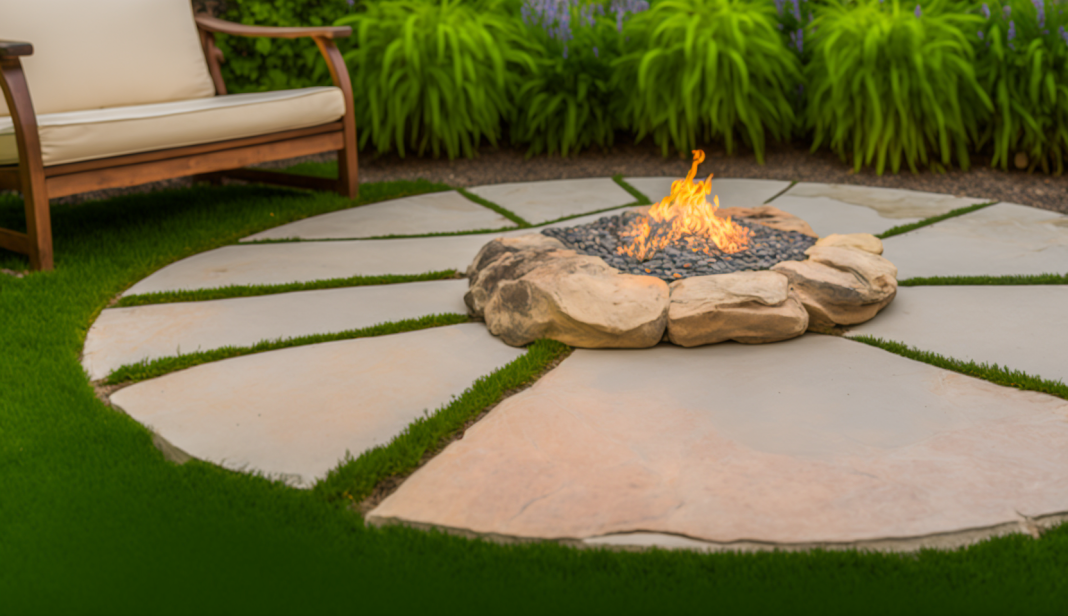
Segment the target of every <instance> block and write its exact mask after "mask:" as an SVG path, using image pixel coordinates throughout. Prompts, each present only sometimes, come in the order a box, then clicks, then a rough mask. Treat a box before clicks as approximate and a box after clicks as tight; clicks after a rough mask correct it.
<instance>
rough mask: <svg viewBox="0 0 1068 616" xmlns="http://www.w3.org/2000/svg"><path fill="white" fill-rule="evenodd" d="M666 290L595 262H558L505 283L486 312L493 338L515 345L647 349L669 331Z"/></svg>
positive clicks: (570, 259)
mask: <svg viewBox="0 0 1068 616" xmlns="http://www.w3.org/2000/svg"><path fill="white" fill-rule="evenodd" d="M668 296H669V293H668V286H667V283H665V282H664V281H663V280H660V279H658V278H654V277H652V276H632V275H630V274H620V273H619V272H618V270H616V269H614V268H612V267H609V266H608V265H607V264H606V263H605V262H604V261H602V260H601V259H598V258H596V257H590V256H586V255H576V256H573V257H567V258H556V259H553V260H552V261H549V262H546V263H544V264H542V265H540V266H539V267H537V268H536V269H533V270H531V271H529V272H528V273H527V274H525V275H524V276H522V277H521V278H519V279H518V280H504V281H501V282H500V283H499V285H498V287H497V289H496V292H495V293H494V294H493V296H492V297H491V298H490V300H489V302H488V303H487V304H486V307H485V319H486V326H487V327H488V328H489V331H490V333H492V334H494V335H496V336H500V337H501V340H503V341H504V342H505V343H507V344H510V345H512V346H522V345H525V344H528V343H530V342H533V341H534V340H537V339H538V338H551V339H553V340H558V341H560V342H563V343H565V344H568V345H571V346H575V347H581V348H646V347H651V346H654V345H656V344H657V343H659V342H660V340H661V339H662V338H663V335H664V329H665V328H666V327H667V312H668Z"/></svg>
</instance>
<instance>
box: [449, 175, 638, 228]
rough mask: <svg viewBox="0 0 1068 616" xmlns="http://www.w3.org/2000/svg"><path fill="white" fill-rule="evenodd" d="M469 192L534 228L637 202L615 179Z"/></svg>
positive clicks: (524, 184) (527, 184)
mask: <svg viewBox="0 0 1068 616" xmlns="http://www.w3.org/2000/svg"><path fill="white" fill-rule="evenodd" d="M468 190H469V191H470V192H471V193H473V194H476V195H478V196H479V197H482V198H483V199H485V200H487V201H489V202H491V203H496V204H497V205H499V206H501V207H503V208H504V209H506V210H509V211H511V212H512V213H514V214H516V215H518V216H519V217H520V218H522V219H524V220H526V221H527V222H529V223H531V224H535V225H536V224H539V223H544V222H549V221H551V220H556V219H557V218H563V217H564V216H575V215H577V214H585V213H588V212H595V211H597V210H603V209H606V208H611V207H618V206H621V205H626V204H628V203H634V202H635V201H636V199H635V198H634V196H633V195H631V194H630V193H629V192H627V191H625V190H623V189H622V188H620V187H619V184H616V183H615V182H614V181H612V178H589V179H582V180H554V181H550V182H517V183H510V184H492V185H489V186H478V187H476V188H471V189H468Z"/></svg>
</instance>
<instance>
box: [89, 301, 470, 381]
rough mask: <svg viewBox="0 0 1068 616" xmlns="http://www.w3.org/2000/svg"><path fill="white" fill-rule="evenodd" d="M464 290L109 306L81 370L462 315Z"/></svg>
mask: <svg viewBox="0 0 1068 616" xmlns="http://www.w3.org/2000/svg"><path fill="white" fill-rule="evenodd" d="M466 290H467V281H466V280H435V281H429V282H413V283H405V284H394V285H381V286H366V287H350V288H344V289H328V290H321V291H302V292H299V293H279V294H276V295H263V296H259V297H241V298H235V299H224V300H215V301H207V302H182V303H174V304H154V305H149V306H135V307H130V308H109V309H107V310H104V311H103V312H102V313H101V314H100V316H99V317H97V319H96V322H95V323H93V327H92V328H90V330H89V334H88V335H87V336H86V340H85V349H84V351H83V352H82V366H84V367H85V370H86V372H88V373H89V378H90V379H93V380H96V379H101V378H104V377H106V376H107V375H108V374H109V373H110V372H111V371H112V370H114V369H115V368H118V367H119V366H122V365H124V364H132V363H136V362H139V361H141V360H143V359H155V358H157V357H166V356H171V355H178V354H180V353H190V352H194V351H209V350H212V349H217V348H220V347H224V346H250V345H253V344H256V343H258V342H262V341H264V340H277V339H279V338H294V337H297V336H307V335H311V334H331V333H338V332H343V331H345V330H350V329H358V328H361V327H370V326H371V325H375V324H378V323H384V322H389V321H399V320H402V319H412V318H418V317H422V316H426V315H430V314H440V313H443V312H451V313H459V314H466V313H467V306H465V305H464V301H463V295H464V292H465V291H466Z"/></svg>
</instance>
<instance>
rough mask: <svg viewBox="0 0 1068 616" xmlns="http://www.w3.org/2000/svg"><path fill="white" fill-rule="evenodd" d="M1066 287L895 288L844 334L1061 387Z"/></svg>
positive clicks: (1067, 367) (1065, 360) (1066, 371)
mask: <svg viewBox="0 0 1068 616" xmlns="http://www.w3.org/2000/svg"><path fill="white" fill-rule="evenodd" d="M1066 306H1068V286H1065V285H1049V286H1012V287H1005V286H981V287H980V286H975V287H970V286H969V287H965V286H945V287H941V286H935V287H899V288H898V290H897V297H895V298H894V301H893V302H891V303H890V305H889V306H887V307H886V308H885V309H884V310H883V311H882V312H881V313H880V314H879V316H877V317H875V318H874V319H872V320H871V321H868V322H867V323H863V324H861V325H856V326H853V327H851V328H850V330H849V335H850V336H854V335H857V336H859V335H864V336H875V337H876V338H882V339H883V340H890V341H894V342H901V343H903V344H907V345H909V346H914V347H916V348H919V349H921V350H923V351H932V352H934V353H938V354H940V355H944V356H946V357H951V358H954V359H960V360H965V361H967V360H971V361H974V362H977V363H988V364H998V365H999V366H1007V367H1009V368H1012V369H1013V370H1022V371H1024V372H1027V373H1028V374H1032V375H1035V376H1040V377H1042V378H1045V379H1049V380H1053V381H1058V380H1059V381H1063V382H1065V383H1068V328H1066V327H1064V326H1063V325H1062V323H1063V321H1064V311H1065V307H1066Z"/></svg>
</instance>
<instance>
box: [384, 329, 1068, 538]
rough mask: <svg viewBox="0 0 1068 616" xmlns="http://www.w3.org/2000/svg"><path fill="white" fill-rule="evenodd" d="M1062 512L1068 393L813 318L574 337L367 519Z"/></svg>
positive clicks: (886, 528) (891, 522) (721, 534)
mask: <svg viewBox="0 0 1068 616" xmlns="http://www.w3.org/2000/svg"><path fill="white" fill-rule="evenodd" d="M1066 511H1068V402H1066V401H1064V400H1062V399H1059V398H1054V397H1052V396H1047V395H1044V394H1038V393H1034V392H1023V391H1019V390H1014V389H1009V388H1004V387H999V386H997V385H993V384H991V383H988V382H985V381H981V380H978V379H973V378H970V377H965V376H962V375H959V374H956V373H952V372H948V371H944V370H940V369H938V368H934V367H932V366H929V365H927V364H923V363H919V362H915V361H911V360H907V359H904V358H901V357H898V356H896V355H893V354H891V353H887V352H885V351H882V350H880V349H877V348H873V347H869V346H867V345H863V344H860V343H857V342H853V341H850V340H845V339H842V338H837V337H832V336H819V335H811V334H810V335H806V336H804V337H802V338H797V339H794V340H792V341H788V342H781V343H777V344H771V345H760V346H744V345H738V344H732V343H726V344H721V345H714V346H708V347H700V348H695V349H682V348H678V347H672V346H667V345H661V346H659V347H656V348H654V349H649V350H644V351H591V350H581V349H580V350H576V351H575V352H574V353H573V354H572V355H571V357H569V358H568V359H567V360H565V361H564V362H563V363H562V364H561V365H560V366H559V367H557V368H556V369H555V370H554V371H552V372H551V373H549V374H548V375H546V376H545V377H543V378H542V379H541V380H540V381H538V382H537V383H536V384H535V385H534V386H533V387H531V388H530V389H528V390H526V391H525V392H522V393H520V394H517V395H516V396H514V397H512V398H509V399H507V400H505V401H504V402H503V403H501V404H500V405H498V406H497V407H496V408H495V409H494V410H493V411H491V412H490V413H489V415H488V416H487V417H486V418H485V419H483V420H482V421H481V422H480V423H478V424H476V425H475V426H473V427H472V428H470V429H468V430H467V432H466V434H465V436H464V439H463V440H461V441H457V442H454V443H453V444H451V445H449V446H448V447H447V448H446V449H445V450H444V451H443V452H442V453H441V454H439V455H438V456H437V457H436V458H434V459H433V460H431V461H430V462H429V463H427V465H426V466H424V467H423V468H421V469H420V470H418V471H416V472H415V473H414V474H413V475H412V476H411V477H409V478H408V480H407V481H406V482H405V483H404V484H403V485H402V486H401V487H400V488H399V489H398V490H397V491H396V492H394V493H393V494H392V495H391V496H389V497H388V498H387V499H386V500H384V501H383V502H382V503H381V504H380V505H379V506H378V507H377V508H376V509H374V510H373V511H372V512H371V513H370V514H369V518H368V519H369V520H370V521H373V522H376V523H385V522H391V521H402V522H403V521H407V522H413V523H416V524H429V525H435V526H441V527H447V528H455V529H465V530H468V531H473V532H476V533H492V534H496V535H502V536H514V537H542V538H572V539H586V538H595V537H603V536H605V535H612V534H618V533H626V532H647V533H667V534H673V535H681V536H683V537H689V538H692V539H696V540H702V541H713V542H720V543H730V542H737V541H746V540H748V541H760V542H770V543H777V544H799V543H802V544H808V543H813V542H855V541H865V540H875V539H880V538H909V537H918V536H925V535H931V534H933V533H951V532H954V531H960V530H966V529H976V528H987V527H997V526H999V525H1004V524H1010V525H1011V524H1014V523H1019V522H1020V521H1021V520H1022V518H1021V514H1022V515H1024V516H1031V517H1038V516H1043V515H1047V514H1055V513H1060V512H1066Z"/></svg>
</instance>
